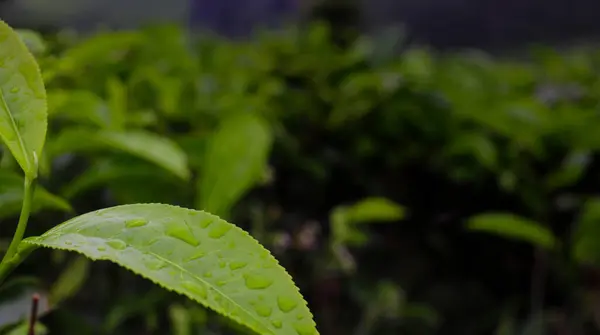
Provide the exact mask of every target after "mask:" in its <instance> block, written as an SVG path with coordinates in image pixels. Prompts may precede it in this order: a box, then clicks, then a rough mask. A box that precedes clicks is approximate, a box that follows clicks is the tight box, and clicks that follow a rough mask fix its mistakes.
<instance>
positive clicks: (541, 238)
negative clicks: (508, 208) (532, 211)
mask: <svg viewBox="0 0 600 335" xmlns="http://www.w3.org/2000/svg"><path fill="white" fill-rule="evenodd" d="M468 228H469V229H470V230H475V231H483V232H488V233H493V234H497V235H501V236H504V237H507V238H512V239H516V240H521V241H525V242H529V243H532V244H534V245H537V246H540V247H543V248H546V249H551V248H553V247H554V246H555V245H556V238H555V237H554V235H553V234H552V232H551V231H550V230H549V229H547V228H545V227H543V226H541V225H539V224H538V223H536V222H533V221H530V220H528V219H525V218H522V217H519V216H516V215H514V214H510V213H486V214H480V215H477V216H475V217H472V218H471V219H470V220H469V222H468Z"/></svg>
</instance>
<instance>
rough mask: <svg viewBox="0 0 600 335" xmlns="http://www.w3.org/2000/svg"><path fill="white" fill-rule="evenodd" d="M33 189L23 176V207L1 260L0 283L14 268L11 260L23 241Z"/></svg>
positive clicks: (30, 180) (31, 183)
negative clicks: (13, 233)
mask: <svg viewBox="0 0 600 335" xmlns="http://www.w3.org/2000/svg"><path fill="white" fill-rule="evenodd" d="M34 188H35V180H34V179H30V178H28V177H27V176H25V185H24V190H23V206H22V207H21V215H20V216H19V223H18V224H17V230H16V231H15V235H14V236H13V238H12V241H11V242H10V245H9V246H8V250H7V251H6V254H4V258H2V262H1V263H0V283H1V282H2V280H3V279H4V277H5V276H6V275H7V273H8V271H10V270H11V269H12V267H13V266H14V264H13V263H14V262H12V260H13V257H14V256H15V255H16V253H17V250H18V248H19V244H20V243H21V240H23V235H25V229H27V221H28V220H29V214H30V212H31V205H32V202H33V191H34Z"/></svg>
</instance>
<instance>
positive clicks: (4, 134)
mask: <svg viewBox="0 0 600 335" xmlns="http://www.w3.org/2000/svg"><path fill="white" fill-rule="evenodd" d="M47 119H48V114H47V107H46V91H45V89H44V83H43V82H42V77H41V74H40V70H39V68H38V65H37V63H36V62H35V60H34V58H33V56H32V55H31V53H30V52H29V51H28V50H27V47H26V46H25V44H24V43H23V41H22V40H21V38H20V37H19V35H17V33H16V32H14V31H13V30H12V29H11V28H10V27H9V26H8V25H7V24H6V23H4V22H3V21H0V137H1V138H2V140H3V141H4V143H5V144H6V146H7V147H8V148H9V149H10V151H11V152H12V154H13V156H14V157H15V159H16V160H17V162H18V163H19V165H20V166H21V168H22V169H23V171H24V172H25V174H26V175H27V176H29V177H30V178H34V177H36V176H37V160H38V157H39V156H40V155H41V153H42V149H43V147H44V141H45V138H46V127H47V123H48V120H47Z"/></svg>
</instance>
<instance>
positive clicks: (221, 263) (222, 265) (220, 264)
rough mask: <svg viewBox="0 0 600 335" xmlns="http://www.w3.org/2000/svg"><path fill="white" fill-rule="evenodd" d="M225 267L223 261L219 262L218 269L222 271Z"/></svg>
mask: <svg viewBox="0 0 600 335" xmlns="http://www.w3.org/2000/svg"><path fill="white" fill-rule="evenodd" d="M226 265H227V263H225V262H224V261H219V267H220V268H221V269H222V268H224V267H225V266H226Z"/></svg>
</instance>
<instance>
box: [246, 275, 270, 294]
mask: <svg viewBox="0 0 600 335" xmlns="http://www.w3.org/2000/svg"><path fill="white" fill-rule="evenodd" d="M244 280H245V283H246V287H247V288H249V289H251V290H262V289H265V288H267V287H269V286H271V285H272V284H273V279H271V278H269V277H266V276H262V275H253V274H249V273H246V274H244Z"/></svg>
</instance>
